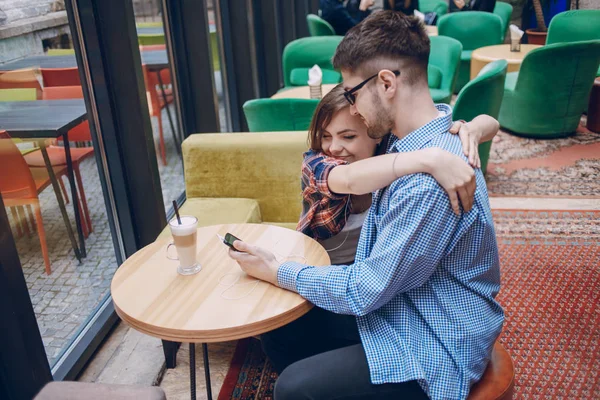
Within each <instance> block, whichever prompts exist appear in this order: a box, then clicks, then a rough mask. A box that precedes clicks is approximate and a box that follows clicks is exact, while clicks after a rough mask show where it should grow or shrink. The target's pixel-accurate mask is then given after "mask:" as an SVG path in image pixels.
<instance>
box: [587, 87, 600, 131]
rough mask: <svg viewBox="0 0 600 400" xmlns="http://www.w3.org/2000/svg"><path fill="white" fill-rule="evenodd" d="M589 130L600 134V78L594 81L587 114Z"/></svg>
mask: <svg viewBox="0 0 600 400" xmlns="http://www.w3.org/2000/svg"><path fill="white" fill-rule="evenodd" d="M587 128H588V129H589V130H590V131H592V132H596V133H600V78H596V80H594V85H593V86H592V93H590V102H589V104H588V112H587Z"/></svg>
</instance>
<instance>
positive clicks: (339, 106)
mask: <svg viewBox="0 0 600 400" xmlns="http://www.w3.org/2000/svg"><path fill="white" fill-rule="evenodd" d="M349 106H350V104H349V103H348V101H347V100H346V98H345V97H344V88H343V87H342V84H339V85H337V86H335V87H334V88H333V89H332V90H331V91H330V92H329V93H327V94H326V95H325V96H324V97H323V99H321V101H320V102H319V105H318V106H317V109H316V110H315V113H314V114H313V118H312V121H311V122H310V126H309V128H308V146H309V147H310V149H311V150H313V151H321V148H322V146H321V143H322V141H323V130H324V129H325V127H326V126H327V125H329V123H330V122H331V119H332V118H333V116H334V115H335V114H336V113H337V112H338V111H340V110H343V109H344V108H346V107H349Z"/></svg>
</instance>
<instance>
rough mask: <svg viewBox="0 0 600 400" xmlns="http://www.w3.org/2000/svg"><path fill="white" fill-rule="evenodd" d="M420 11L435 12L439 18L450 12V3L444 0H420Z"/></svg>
mask: <svg viewBox="0 0 600 400" xmlns="http://www.w3.org/2000/svg"><path fill="white" fill-rule="evenodd" d="M451 1H452V0H451ZM419 11H421V12H422V13H427V12H434V13H436V14H437V16H438V18H439V17H441V16H442V15H446V14H448V3H447V2H445V1H444V0H419Z"/></svg>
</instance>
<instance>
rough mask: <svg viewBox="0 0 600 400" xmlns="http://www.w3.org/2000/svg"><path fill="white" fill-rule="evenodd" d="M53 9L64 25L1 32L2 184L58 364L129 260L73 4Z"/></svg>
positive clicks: (39, 317)
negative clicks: (78, 51)
mask: <svg viewBox="0 0 600 400" xmlns="http://www.w3.org/2000/svg"><path fill="white" fill-rule="evenodd" d="M57 7H59V6H57ZM43 11H44V10H42V9H41V8H40V9H39V10H36V12H39V13H40V15H39V16H40V17H43V16H44V14H43ZM53 12H54V13H55V14H56V13H58V14H59V15H60V16H61V19H59V20H57V21H55V22H56V23H57V24H58V25H57V26H55V27H53V28H51V29H48V28H46V27H45V26H35V24H34V25H33V26H32V27H31V29H32V31H31V32H25V33H23V32H21V34H20V35H16V36H12V37H8V38H3V39H0V44H2V42H4V43H3V44H4V46H2V48H4V49H5V50H6V49H7V51H4V52H2V59H1V60H0V62H1V63H0V130H1V131H3V132H2V133H1V134H0V166H1V167H0V192H1V195H2V197H3V199H4V203H5V205H6V211H7V214H8V216H9V221H10V226H11V229H12V234H13V236H14V239H15V242H16V245H17V249H18V253H19V258H20V260H21V265H22V268H23V273H24V276H25V279H26V282H27V288H28V289H29V295H30V298H31V302H32V304H33V307H34V311H35V316H36V318H37V322H38V326H39V329H40V333H41V335H42V339H43V342H44V347H45V350H46V355H47V357H48V361H49V363H50V366H51V367H52V366H56V365H57V364H58V363H59V361H60V359H61V356H62V355H64V354H66V353H67V352H68V349H69V348H70V346H71V344H72V343H73V341H74V340H75V338H76V337H77V336H78V334H79V333H80V332H81V331H82V329H83V328H84V327H85V326H86V323H87V322H88V321H89V320H90V318H91V317H92V316H93V315H95V314H96V312H97V311H98V309H99V308H101V307H102V306H103V303H104V302H105V301H106V299H107V297H108V294H109V291H110V282H111V279H112V276H113V274H114V272H115V270H116V269H117V267H118V265H119V260H122V259H123V254H121V251H120V246H119V240H120V238H119V237H118V236H117V234H118V233H117V232H115V231H111V227H110V224H109V215H110V217H111V218H113V217H114V216H115V215H114V211H113V210H114V204H113V203H112V194H111V193H110V192H109V190H108V189H107V187H109V186H108V185H107V182H106V180H105V178H103V177H104V175H105V172H106V171H105V169H104V168H105V166H104V165H103V162H102V160H103V159H104V157H105V154H104V149H103V147H102V141H96V142H95V143H100V144H101V145H100V147H98V146H96V145H94V143H93V142H94V140H93V137H92V135H94V129H90V124H89V122H88V121H87V118H88V115H89V110H87V109H86V105H85V102H84V100H83V91H82V86H81V82H80V74H79V70H78V67H80V66H79V65H78V64H77V61H76V57H75V53H74V50H73V48H72V41H71V35H70V31H69V26H68V23H67V22H66V21H67V19H66V11H65V10H64V6H62V7H59V9H55V10H53ZM55 14H47V16H48V18H50V17H52V16H54V15H55ZM11 15H13V18H14V20H11V21H8V23H15V24H17V23H19V22H23V21H21V20H20V19H19V17H18V14H11ZM67 153H68V154H67Z"/></svg>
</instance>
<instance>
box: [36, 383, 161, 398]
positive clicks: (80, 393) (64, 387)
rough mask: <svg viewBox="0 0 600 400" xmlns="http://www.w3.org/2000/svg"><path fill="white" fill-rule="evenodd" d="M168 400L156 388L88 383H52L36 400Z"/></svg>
mask: <svg viewBox="0 0 600 400" xmlns="http://www.w3.org/2000/svg"><path fill="white" fill-rule="evenodd" d="M108 399H111V400H129V399H144V400H166V396H165V392H164V391H163V390H162V389H161V388H159V387H156V386H149V387H145V386H132V385H106V384H103V383H86V382H50V383H48V384H47V385H46V386H44V388H43V389H42V390H41V391H40V392H39V393H38V395H37V396H35V398H34V400H108Z"/></svg>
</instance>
